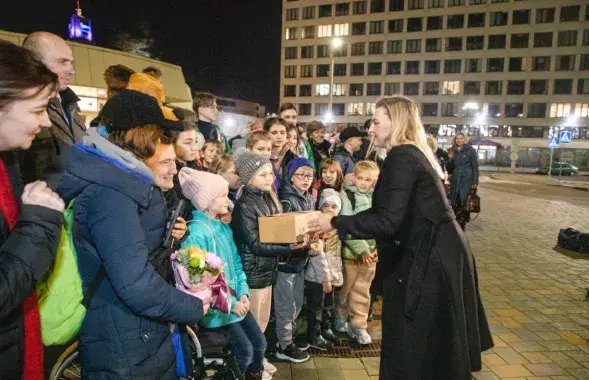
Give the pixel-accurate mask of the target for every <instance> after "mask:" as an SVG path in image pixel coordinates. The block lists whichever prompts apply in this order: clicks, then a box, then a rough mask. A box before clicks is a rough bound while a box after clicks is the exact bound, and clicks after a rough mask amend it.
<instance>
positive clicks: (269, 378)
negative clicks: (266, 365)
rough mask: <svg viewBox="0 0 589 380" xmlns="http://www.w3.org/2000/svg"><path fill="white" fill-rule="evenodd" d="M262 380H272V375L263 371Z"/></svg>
mask: <svg viewBox="0 0 589 380" xmlns="http://www.w3.org/2000/svg"><path fill="white" fill-rule="evenodd" d="M262 380H272V375H270V374H269V373H268V372H266V371H262Z"/></svg>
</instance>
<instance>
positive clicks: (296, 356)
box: [275, 343, 311, 363]
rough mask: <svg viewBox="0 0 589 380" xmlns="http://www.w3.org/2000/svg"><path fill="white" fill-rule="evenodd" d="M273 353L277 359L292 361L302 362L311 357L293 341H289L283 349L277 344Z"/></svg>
mask: <svg viewBox="0 0 589 380" xmlns="http://www.w3.org/2000/svg"><path fill="white" fill-rule="evenodd" d="M275 355H276V357H277V358H278V359H282V360H288V361H289V362H292V363H304V362H306V361H307V360H309V359H310V358H311V357H310V356H309V354H308V353H306V352H305V351H301V350H300V349H299V348H298V347H297V346H296V345H295V344H294V343H291V344H290V345H289V346H288V347H286V348H285V349H282V348H281V347H280V346H278V350H277V351H276V354H275Z"/></svg>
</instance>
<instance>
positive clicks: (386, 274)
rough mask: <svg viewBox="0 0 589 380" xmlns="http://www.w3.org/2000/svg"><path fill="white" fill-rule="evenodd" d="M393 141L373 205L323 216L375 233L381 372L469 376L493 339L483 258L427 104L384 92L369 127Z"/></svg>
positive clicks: (396, 377) (350, 233)
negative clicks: (478, 259)
mask: <svg viewBox="0 0 589 380" xmlns="http://www.w3.org/2000/svg"><path fill="white" fill-rule="evenodd" d="M369 132H370V135H371V137H372V138H373V140H374V145H375V146H376V147H383V148H387V149H388V150H389V153H388V156H387V158H386V160H385V162H384V164H383V166H382V169H381V172H380V177H379V179H378V182H377V184H376V188H375V190H374V195H373V203H372V209H370V210H367V211H365V212H363V213H360V214H358V215H354V216H338V217H335V218H330V217H329V216H326V215H325V214H323V215H322V216H321V217H320V218H319V221H318V224H319V228H320V230H322V231H323V232H326V231H329V230H332V229H337V230H338V233H339V235H340V238H341V239H349V238H354V239H368V238H375V239H376V240H377V245H378V259H379V261H380V264H379V265H381V266H382V268H381V271H382V274H383V278H384V282H383V286H384V306H383V316H382V330H383V345H382V353H381V367H380V379H382V380H469V379H471V372H474V371H479V370H480V369H481V352H482V351H485V350H488V349H490V348H491V347H492V346H493V341H492V338H491V333H490V331H489V326H488V324H487V319H486V317H485V312H484V309H483V306H482V303H481V299H480V295H479V290H478V279H477V273H476V266H475V260H474V257H473V255H472V253H471V250H470V247H469V245H468V242H467V240H466V237H465V235H464V233H463V232H462V230H461V229H460V227H459V225H458V224H457V223H456V220H455V216H454V214H453V212H452V209H451V207H450V205H449V204H448V200H447V198H446V196H445V192H444V187H443V182H442V178H443V172H442V170H441V168H440V165H439V164H438V162H437V159H436V157H435V155H434V154H433V152H432V151H431V149H429V147H428V145H427V142H426V134H425V131H424V128H423V125H422V124H421V120H420V117H419V107H418V106H417V105H416V104H415V103H414V102H413V101H412V100H411V99H409V98H406V97H403V96H393V97H388V98H383V99H381V100H380V101H379V102H378V103H377V104H376V112H375V114H374V118H373V121H372V124H371V126H370V131H369Z"/></svg>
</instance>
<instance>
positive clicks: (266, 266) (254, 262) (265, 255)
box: [231, 186, 290, 289]
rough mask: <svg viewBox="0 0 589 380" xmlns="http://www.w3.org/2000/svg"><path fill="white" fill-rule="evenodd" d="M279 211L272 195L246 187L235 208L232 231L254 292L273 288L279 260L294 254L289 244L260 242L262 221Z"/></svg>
mask: <svg viewBox="0 0 589 380" xmlns="http://www.w3.org/2000/svg"><path fill="white" fill-rule="evenodd" d="M279 212H280V210H278V207H277V206H276V205H275V204H274V202H273V200H272V198H271V197H270V193H267V192H263V191H260V190H256V189H252V188H250V187H249V186H246V187H244V190H243V194H242V195H241V197H240V198H239V199H238V200H237V204H236V205H235V209H233V216H232V221H231V229H232V230H233V236H234V238H235V245H236V246H237V250H238V251H239V254H240V256H241V262H242V264H243V271H244V272H245V274H246V276H247V284H248V286H249V287H250V289H263V288H266V287H268V286H270V285H272V284H273V283H274V282H275V280H276V273H277V272H278V260H279V258H280V257H281V256H286V255H288V254H289V253H290V246H289V245H288V244H266V243H260V229H259V227H258V218H259V217H261V216H271V215H275V214H278V213H279Z"/></svg>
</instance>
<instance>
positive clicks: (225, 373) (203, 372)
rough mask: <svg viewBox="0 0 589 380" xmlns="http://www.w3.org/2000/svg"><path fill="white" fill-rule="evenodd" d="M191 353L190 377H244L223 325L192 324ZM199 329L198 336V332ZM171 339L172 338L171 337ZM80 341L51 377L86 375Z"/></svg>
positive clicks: (201, 379)
mask: <svg viewBox="0 0 589 380" xmlns="http://www.w3.org/2000/svg"><path fill="white" fill-rule="evenodd" d="M186 330H187V332H188V335H189V337H190V339H189V347H190V357H191V358H192V364H193V368H194V372H193V375H192V376H190V377H188V378H185V379H187V380H235V379H240V378H241V376H240V371H239V365H238V363H237V359H236V358H235V357H234V356H233V354H232V353H231V351H230V350H229V348H228V342H227V338H226V336H225V333H224V331H223V330H221V329H203V328H199V327H198V326H192V327H188V326H186ZM197 333H198V336H197ZM170 339H171V338H170ZM81 369H82V368H81V365H80V361H79V352H78V342H77V341H76V342H74V343H73V344H72V345H70V346H69V347H68V348H67V349H66V350H65V351H64V352H63V353H62V354H61V356H60V357H59V359H58V360H57V362H56V363H55V364H54V365H53V367H52V369H51V373H50V375H49V380H75V379H81V378H82V371H81Z"/></svg>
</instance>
